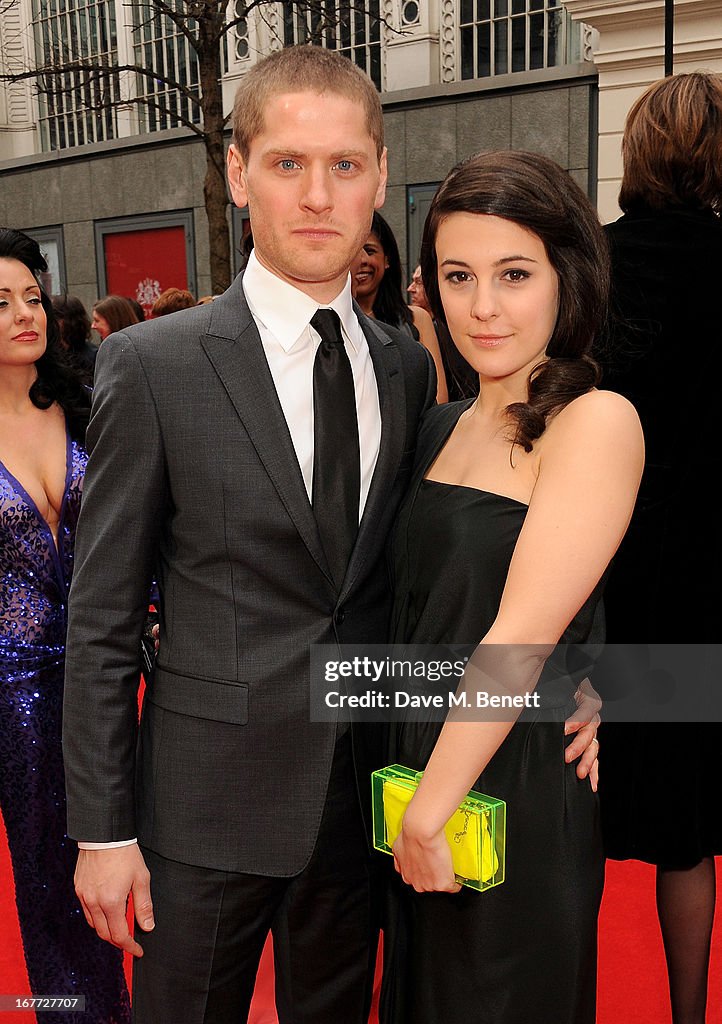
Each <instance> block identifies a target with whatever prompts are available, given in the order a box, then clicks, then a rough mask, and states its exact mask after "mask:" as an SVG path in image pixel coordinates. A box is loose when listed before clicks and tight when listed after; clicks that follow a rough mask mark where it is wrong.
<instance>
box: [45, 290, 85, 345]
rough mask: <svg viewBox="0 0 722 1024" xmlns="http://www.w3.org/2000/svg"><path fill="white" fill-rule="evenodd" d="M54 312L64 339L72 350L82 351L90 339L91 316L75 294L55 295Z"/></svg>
mask: <svg viewBox="0 0 722 1024" xmlns="http://www.w3.org/2000/svg"><path fill="white" fill-rule="evenodd" d="M52 302H53V312H54V313H55V319H56V320H57V321H58V327H59V328H60V333H61V335H62V339H63V341H64V342H65V344H66V346H67V347H68V348H69V349H70V351H71V352H80V351H82V350H83V349H84V348H85V346H86V345H87V343H88V342H89V341H90V317H89V316H88V312H87V310H86V308H85V306H84V305H83V303H82V302H81V301H80V299H78V298H76V297H75V296H74V295H54V296H53V299H52Z"/></svg>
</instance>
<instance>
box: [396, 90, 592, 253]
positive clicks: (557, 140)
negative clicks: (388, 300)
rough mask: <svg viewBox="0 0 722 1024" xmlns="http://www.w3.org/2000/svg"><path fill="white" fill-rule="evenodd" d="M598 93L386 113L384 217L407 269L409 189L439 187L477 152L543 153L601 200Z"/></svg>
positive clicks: (491, 98) (541, 93)
mask: <svg viewBox="0 0 722 1024" xmlns="http://www.w3.org/2000/svg"><path fill="white" fill-rule="evenodd" d="M594 89H595V87H594V85H592V84H590V83H584V84H581V83H580V84H573V85H562V86H556V87H549V86H546V87H544V88H538V89H526V90H520V91H518V92H506V93H503V94H498V93H497V94H494V93H489V94H482V95H477V96H469V97H465V98H463V99H461V98H455V99H454V102H435V103H429V102H427V103H425V104H418V105H416V104H413V105H408V106H406V107H405V108H400V109H396V108H391V109H386V110H385V111H384V120H385V127H386V133H387V145H388V150H389V187H388V191H387V198H386V205H385V206H384V209H383V214H384V216H385V217H386V219H387V220H388V221H389V223H390V224H391V226H392V227H393V229H394V232H395V233H396V237H397V240H398V242H399V249H400V251H401V260H402V264H403V265H404V266H405V265H406V261H407V249H406V188H407V186H408V185H421V184H425V183H432V182H439V181H441V180H442V178H443V177H444V176H445V175H446V173H447V172H448V171H449V170H450V169H451V168H452V167H453V166H454V165H455V164H456V163H458V161H459V160H463V159H464V158H465V157H467V156H471V155H472V154H473V153H478V152H480V151H482V150H484V151H490V150H494V149H510V148H511V149H528V150H531V151H532V152H536V153H542V154H544V155H545V156H548V157H550V158H551V159H552V160H556V162H557V163H559V164H561V166H562V167H564V168H566V169H567V170H568V171H570V172H571V173H572V174H573V176H574V177H575V179H576V180H577V181H578V182H579V184H580V185H581V186H582V188H584V189H585V191H587V192H588V193H589V194H590V195H594V191H595V186H596V182H595V180H594V177H593V175H592V173H591V164H590V128H591V126H592V125H593V124H594V122H595V109H594V104H595V102H596V96H595V93H594ZM592 155H593V154H592ZM416 255H417V254H415V253H412V254H411V258H412V259H413V258H415V257H416Z"/></svg>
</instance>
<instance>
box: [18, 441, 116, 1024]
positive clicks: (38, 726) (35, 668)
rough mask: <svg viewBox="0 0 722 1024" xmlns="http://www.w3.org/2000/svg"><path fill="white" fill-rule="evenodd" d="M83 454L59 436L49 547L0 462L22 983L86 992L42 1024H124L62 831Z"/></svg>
mask: <svg viewBox="0 0 722 1024" xmlns="http://www.w3.org/2000/svg"><path fill="white" fill-rule="evenodd" d="M86 462H87V455H86V453H85V451H84V449H83V448H82V447H81V446H80V445H79V444H78V442H76V441H72V440H71V439H70V438H68V442H67V473H66V479H65V492H64V499H63V505H62V510H61V515H60V523H59V527H58V541H57V545H56V543H55V541H54V540H53V536H52V534H51V532H50V529H49V527H48V525H47V523H46V522H45V520H44V519H42V517H41V516H40V514H39V512H38V510H37V508H36V506H35V504H34V502H33V500H32V499H31V498H30V497H29V495H28V494H27V493H26V491H25V490H24V488H23V487H22V486H21V485H20V483H19V482H18V481H17V480H16V479H15V477H13V476H12V474H11V473H9V472H8V471H7V469H6V468H5V467H4V466H3V464H2V462H0V806H1V808H2V814H3V818H4V820H5V827H6V830H7V835H8V844H9V847H10V855H11V858H12V865H13V872H14V876H15V897H16V901H17V908H18V918H19V921H20V930H21V934H22V939H23V947H24V950H25V960H26V964H27V969H28V976H29V979H30V987H31V989H32V992H33V993H34V994H35V995H53V996H59V995H84V996H85V997H86V1012H85V1013H73V1012H63V1013H53V1012H43V1013H42V1014H41V1016H40V1018H39V1019H40V1020H42V1021H43V1024H126V1022H128V1021H130V1006H129V998H128V990H127V987H126V984H125V977H124V974H123V961H122V954H121V953H120V951H119V950H117V949H115V948H114V947H112V946H110V945H109V944H108V943H105V942H103V941H102V940H101V939H99V938H98V937H97V935H96V934H95V932H94V931H92V929H91V928H90V927H89V926H88V924H87V923H86V921H85V918H84V916H83V912H82V910H81V908H80V905H79V903H78V900H77V898H76V896H75V893H74V890H73V872H74V869H75V861H76V858H77V847H76V844H75V843H74V842H73V841H72V840H71V839H68V837H67V835H66V833H65V827H66V826H65V793H64V783H63V760H62V752H61V741H60V737H61V729H60V718H61V711H62V705H63V671H64V657H65V629H66V607H67V598H68V591H69V589H70V579H71V575H72V568H73V547H74V543H75V529H76V525H77V521H78V512H79V510H80V497H81V492H82V485H83V474H84V472H85V465H86Z"/></svg>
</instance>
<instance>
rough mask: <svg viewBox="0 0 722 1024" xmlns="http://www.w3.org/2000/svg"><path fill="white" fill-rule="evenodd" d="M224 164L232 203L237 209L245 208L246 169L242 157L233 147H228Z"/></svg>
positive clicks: (246, 189)
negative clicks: (226, 168)
mask: <svg viewBox="0 0 722 1024" xmlns="http://www.w3.org/2000/svg"><path fill="white" fill-rule="evenodd" d="M226 163H227V167H228V187H229V189H230V190H231V196H232V197H233V202H234V203H235V204H236V206H239V207H243V206H247V205H248V187H247V185H246V167H245V164H244V163H243V157H242V156H241V154H240V153H239V152H238V149H237V148H236V147H235V146H234V145H230V146H229V147H228V157H227V160H226Z"/></svg>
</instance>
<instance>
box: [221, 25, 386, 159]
mask: <svg viewBox="0 0 722 1024" xmlns="http://www.w3.org/2000/svg"><path fill="white" fill-rule="evenodd" d="M284 92H315V93H327V92H330V93H336V94H337V95H339V96H345V97H347V98H348V99H350V100H353V101H355V102H357V103H360V104H362V106H363V108H364V110H365V113H366V126H367V128H368V131H369V135H370V136H371V138H372V139H373V140H374V143H375V144H376V153H377V155H378V157H379V159H380V158H381V154H382V152H383V148H384V119H383V114H382V111H381V100H380V99H379V94H378V92H377V91H376V88H375V86H374V84H373V82H372V81H371V79H370V78H369V77H368V75H366V74H364V72H363V71H361V70H360V69H359V68H357V67H356V65H355V64H353V63H352V62H351V61H350V60H349V59H348V57H343V56H342V55H341V54H340V53H335V52H334V51H333V50H325V49H323V47H320V46H308V45H300V46H288V47H286V48H285V49H283V50H278V51H277V52H276V53H272V54H271V55H270V56H269V57H266V58H265V59H264V60H261V61H259V63H258V64H256V65H255V66H254V67H252V68H251V70H250V71H248V72H247V74H245V75H244V76H243V79H242V81H241V84H240V85H239V86H238V91H237V93H236V101H235V104H234V107H233V142H234V143H235V145H236V147H237V149H238V151H239V153H240V154H241V158H242V159H243V160H244V162H245V161H247V160H248V153H249V150H250V146H251V142H252V141H253V139H255V137H256V136H257V135H260V134H261V132H262V131H263V129H264V127H265V121H264V114H265V109H266V105H267V103H268V101H269V100H270V99H271V97H272V96H278V95H279V94H280V93H284Z"/></svg>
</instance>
